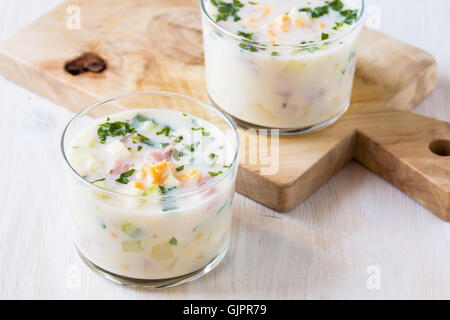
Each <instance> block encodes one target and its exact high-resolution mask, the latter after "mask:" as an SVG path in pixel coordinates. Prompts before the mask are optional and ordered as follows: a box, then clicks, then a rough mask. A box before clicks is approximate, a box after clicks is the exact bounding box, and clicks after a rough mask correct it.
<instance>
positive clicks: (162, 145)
mask: <svg viewBox="0 0 450 320" xmlns="http://www.w3.org/2000/svg"><path fill="white" fill-rule="evenodd" d="M169 144H170V143H161V148H165V147H167V146H168V145H169Z"/></svg>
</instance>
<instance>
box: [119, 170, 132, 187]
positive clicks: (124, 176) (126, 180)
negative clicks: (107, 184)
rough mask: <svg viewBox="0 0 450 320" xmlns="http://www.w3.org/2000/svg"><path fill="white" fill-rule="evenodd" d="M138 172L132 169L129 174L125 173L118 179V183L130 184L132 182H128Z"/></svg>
mask: <svg viewBox="0 0 450 320" xmlns="http://www.w3.org/2000/svg"><path fill="white" fill-rule="evenodd" d="M135 171H136V170H134V169H131V170H129V171H127V172H123V173H121V174H120V177H119V179H116V181H117V182H119V183H121V184H127V183H128V182H130V180H128V178H129V177H131V175H132V174H133V173H134V172H135Z"/></svg>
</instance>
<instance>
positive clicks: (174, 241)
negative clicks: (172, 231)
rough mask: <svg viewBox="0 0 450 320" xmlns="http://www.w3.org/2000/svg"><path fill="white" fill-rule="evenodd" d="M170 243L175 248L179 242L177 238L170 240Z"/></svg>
mask: <svg viewBox="0 0 450 320" xmlns="http://www.w3.org/2000/svg"><path fill="white" fill-rule="evenodd" d="M169 243H170V244H171V245H173V246H176V245H177V244H178V241H177V239H176V238H174V237H173V238H172V239H170V240H169Z"/></svg>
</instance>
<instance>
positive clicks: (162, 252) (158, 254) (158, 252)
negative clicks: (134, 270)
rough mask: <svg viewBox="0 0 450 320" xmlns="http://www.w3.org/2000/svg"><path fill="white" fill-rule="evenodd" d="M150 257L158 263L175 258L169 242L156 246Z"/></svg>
mask: <svg viewBox="0 0 450 320" xmlns="http://www.w3.org/2000/svg"><path fill="white" fill-rule="evenodd" d="M150 257H152V258H153V259H155V260H158V261H160V260H167V259H170V258H173V252H172V245H171V244H170V243H169V242H163V243H160V244H156V245H154V246H153V248H152V252H151V253H150Z"/></svg>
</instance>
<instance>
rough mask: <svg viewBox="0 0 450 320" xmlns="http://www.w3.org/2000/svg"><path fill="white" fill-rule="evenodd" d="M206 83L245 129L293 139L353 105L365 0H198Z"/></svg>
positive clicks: (213, 97) (219, 104)
mask: <svg viewBox="0 0 450 320" xmlns="http://www.w3.org/2000/svg"><path fill="white" fill-rule="evenodd" d="M201 5H202V12H203V13H202V20H203V38H204V46H205V64H206V83H207V90H208V93H209V97H210V100H211V101H212V102H213V104H214V105H215V106H216V107H218V108H220V109H221V110H223V111H225V112H226V113H228V114H229V115H231V116H232V117H233V118H234V119H235V120H236V121H237V123H239V124H240V125H243V126H244V127H256V128H257V127H264V128H278V129H280V133H282V134H298V133H305V132H311V131H315V130H318V129H322V128H325V127H327V126H329V125H331V124H332V123H333V122H335V121H336V120H337V119H338V118H339V117H340V116H341V115H343V114H344V113H345V111H346V110H347V108H348V107H349V105H350V97H351V91H352V86H353V78H354V73H355V66H356V46H357V40H358V37H359V33H360V30H361V25H362V19H361V17H362V15H363V11H364V1H363V0H334V1H331V0H330V1H326V0H256V1H250V0H202V3H201Z"/></svg>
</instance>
